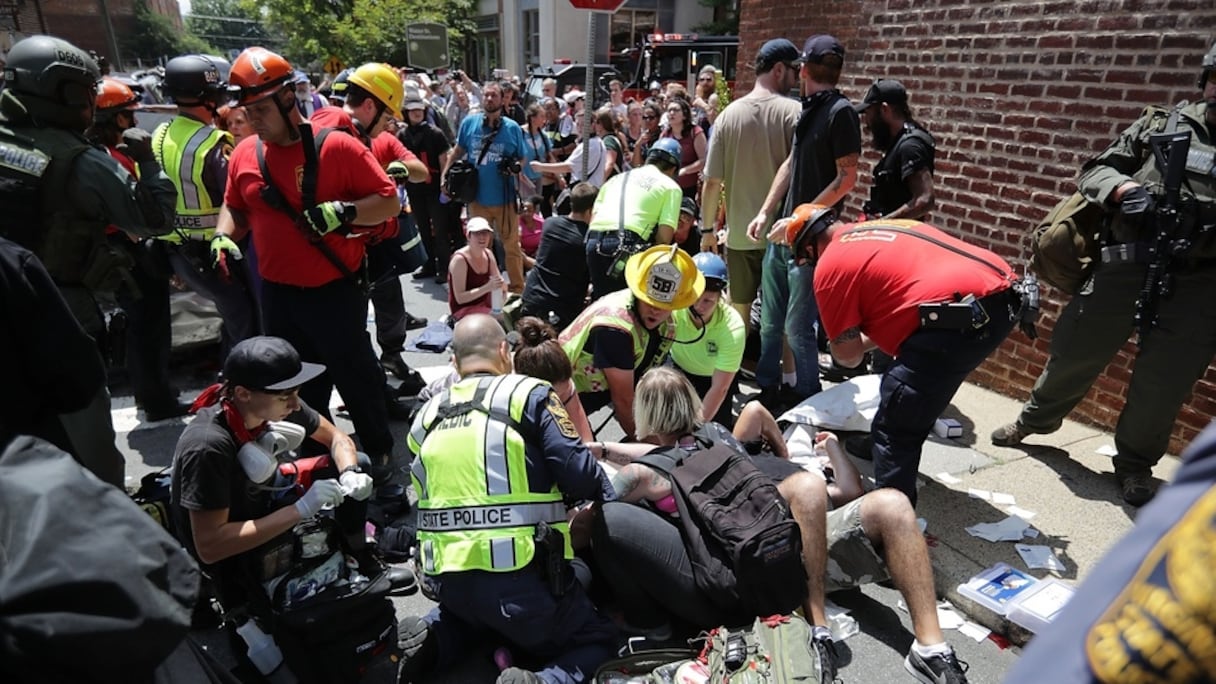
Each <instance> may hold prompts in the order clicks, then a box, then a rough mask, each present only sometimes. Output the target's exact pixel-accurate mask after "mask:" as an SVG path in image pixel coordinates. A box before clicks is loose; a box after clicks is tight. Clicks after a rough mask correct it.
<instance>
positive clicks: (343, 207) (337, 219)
mask: <svg viewBox="0 0 1216 684" xmlns="http://www.w3.org/2000/svg"><path fill="white" fill-rule="evenodd" d="M355 211H356V210H355V205H354V204H352V203H351V202H322V203H321V204H318V205H317V206H315V207H311V208H309V209H305V210H304V221H305V222H307V223H308V227H309V228H311V229H313V231H315V232H316V233H317V234H318V235H329V234H330V233H332V232H334V231H335V230H337V229H338V228H341V227H342V224H344V223H347V222H349V221H351V220H353V219H354V218H355Z"/></svg>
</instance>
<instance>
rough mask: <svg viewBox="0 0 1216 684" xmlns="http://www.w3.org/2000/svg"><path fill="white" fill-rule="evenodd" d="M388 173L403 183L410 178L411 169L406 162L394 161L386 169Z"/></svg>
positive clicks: (390, 176)
mask: <svg viewBox="0 0 1216 684" xmlns="http://www.w3.org/2000/svg"><path fill="white" fill-rule="evenodd" d="M384 171H385V172H386V173H388V177H389V178H392V179H393V180H395V181H397V182H398V183H403V182H405V181H408V180H409V179H410V170H409V168H407V167H406V165H405V162H401V161H393V162H389V163H388V168H386V169H385V170H384Z"/></svg>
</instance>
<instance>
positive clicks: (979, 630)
mask: <svg viewBox="0 0 1216 684" xmlns="http://www.w3.org/2000/svg"><path fill="white" fill-rule="evenodd" d="M958 631H959V632H962V633H963V634H965V635H967V636H969V637H971V638H972V639H975V640H976V642H977V643H978V642H980V641H983V640H984V639H987V638H988V635H989V634H992V630H990V629H988V628H987V627H984V626H983V625H977V624H975V623H974V622H964V623H963V624H962V625H961V626H959V628H958Z"/></svg>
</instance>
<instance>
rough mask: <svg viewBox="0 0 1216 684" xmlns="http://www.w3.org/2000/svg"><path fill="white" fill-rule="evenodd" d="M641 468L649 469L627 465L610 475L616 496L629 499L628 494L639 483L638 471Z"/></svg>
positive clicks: (630, 493) (624, 499)
mask: <svg viewBox="0 0 1216 684" xmlns="http://www.w3.org/2000/svg"><path fill="white" fill-rule="evenodd" d="M642 469H646V470H649V468H645V466H640V465H636V466H635V465H628V466H625V467H624V468H621V469H620V470H618V471H617V473H616V475H613V476H612V488H613V489H614V490H616V496H617V498H618V499H620V500H622V501H631V500H632V499H631V498H630V495H632V494H633V492H634V490H635V489H637V488H638V485H639V484H641V478H640V477H639V471H640V470H642Z"/></svg>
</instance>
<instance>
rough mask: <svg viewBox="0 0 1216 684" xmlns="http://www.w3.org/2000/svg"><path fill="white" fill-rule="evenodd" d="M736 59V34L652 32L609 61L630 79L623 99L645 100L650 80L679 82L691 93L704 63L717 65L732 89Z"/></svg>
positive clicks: (665, 83) (648, 93) (664, 84)
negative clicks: (700, 34)
mask: <svg viewBox="0 0 1216 684" xmlns="http://www.w3.org/2000/svg"><path fill="white" fill-rule="evenodd" d="M738 58H739V37H738V36H699V35H697V34H695V33H656V34H653V35H647V36H645V37H644V38H643V39H642V44H641V45H639V46H637V47H635V48H630V49H628V50H625V51H624V52H621V53H620V54H617V55H614V56H613V57H612V64H613V66H615V67H616V68H617V70H618V71H620V72H621V73H622V74H626V75H628V76H629V77H630V78H631V80H630V82H629V83H627V84H626V86H625V87H626V91H625V97H626V99H628V98H630V97H634V98H638V99H645V98H647V97H649V96H650V89H651V86H652V85H653V84H654V83H658V84H659V86H661V87H662V86H666V85H667V84H668V83H671V82H676V83H681V84H683V85H684V87H685V88H687V89H688V92H690V93H691V92H693V89H694V87H695V86H696V83H697V72H698V71H700V70H701V69H702V68H703V67H704V66H705V65H706V64H712V65H713V66H715V67H717V68H718V70H719V71H721V72H722V74H723V77H724V78H726V81H727V84H728V87H730V88H733V87H734V84H735V83H734V82H735V63H736V62H737V61H738Z"/></svg>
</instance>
